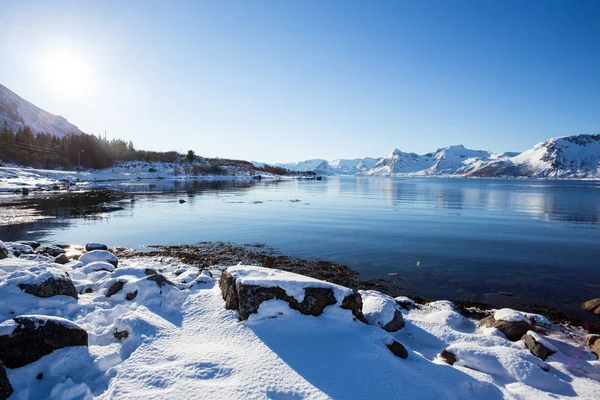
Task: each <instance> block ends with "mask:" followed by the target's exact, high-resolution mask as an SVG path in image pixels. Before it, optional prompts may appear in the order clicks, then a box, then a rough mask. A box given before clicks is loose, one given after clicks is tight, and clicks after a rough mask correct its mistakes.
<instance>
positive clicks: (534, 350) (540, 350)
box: [523, 333, 555, 361]
mask: <svg viewBox="0 0 600 400" xmlns="http://www.w3.org/2000/svg"><path fill="white" fill-rule="evenodd" d="M523 341H524V342H525V345H526V346H527V348H528V349H529V351H530V352H531V354H533V355H534V356H536V357H537V358H539V359H541V360H543V361H545V360H546V358H548V357H550V356H551V355H552V354H554V353H555V351H554V350H552V349H549V348H548V347H546V346H544V344H542V343H541V342H540V341H538V340H537V339H536V338H535V337H534V336H533V335H531V334H529V333H528V334H525V335H523Z"/></svg>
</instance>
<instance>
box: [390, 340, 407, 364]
mask: <svg viewBox="0 0 600 400" xmlns="http://www.w3.org/2000/svg"><path fill="white" fill-rule="evenodd" d="M387 348H388V349H390V351H391V352H392V353H394V355H395V356H396V357H400V358H402V359H405V360H406V359H407V358H408V350H406V347H404V345H402V343H400V342H398V341H396V340H394V341H392V343H391V344H388V345H387Z"/></svg>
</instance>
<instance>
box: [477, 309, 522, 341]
mask: <svg viewBox="0 0 600 400" xmlns="http://www.w3.org/2000/svg"><path fill="white" fill-rule="evenodd" d="M479 326H480V327H486V328H490V327H491V328H496V329H498V330H499V331H500V332H502V333H503V334H504V336H506V338H507V339H508V340H510V341H511V342H517V341H519V340H520V339H521V338H522V337H523V335H525V334H526V333H527V332H528V331H529V330H530V329H532V328H533V324H531V323H527V322H525V321H511V322H509V321H502V320H496V319H495V318H494V316H493V315H490V316H489V317H485V318H484V319H482V320H481V321H479Z"/></svg>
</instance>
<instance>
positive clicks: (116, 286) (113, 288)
mask: <svg viewBox="0 0 600 400" xmlns="http://www.w3.org/2000/svg"><path fill="white" fill-rule="evenodd" d="M124 285H125V282H123V281H114V282H113V283H112V285H110V287H109V288H108V290H107V291H106V297H110V296H112V295H114V294H117V293H118V292H120V291H121V289H123V286H124Z"/></svg>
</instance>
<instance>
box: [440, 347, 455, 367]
mask: <svg viewBox="0 0 600 400" xmlns="http://www.w3.org/2000/svg"><path fill="white" fill-rule="evenodd" d="M440 357H441V358H442V360H444V361H445V362H446V363H447V364H450V365H454V363H455V362H456V355H455V354H454V353H452V352H450V351H448V350H446V349H444V350H442V352H441V353H440Z"/></svg>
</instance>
